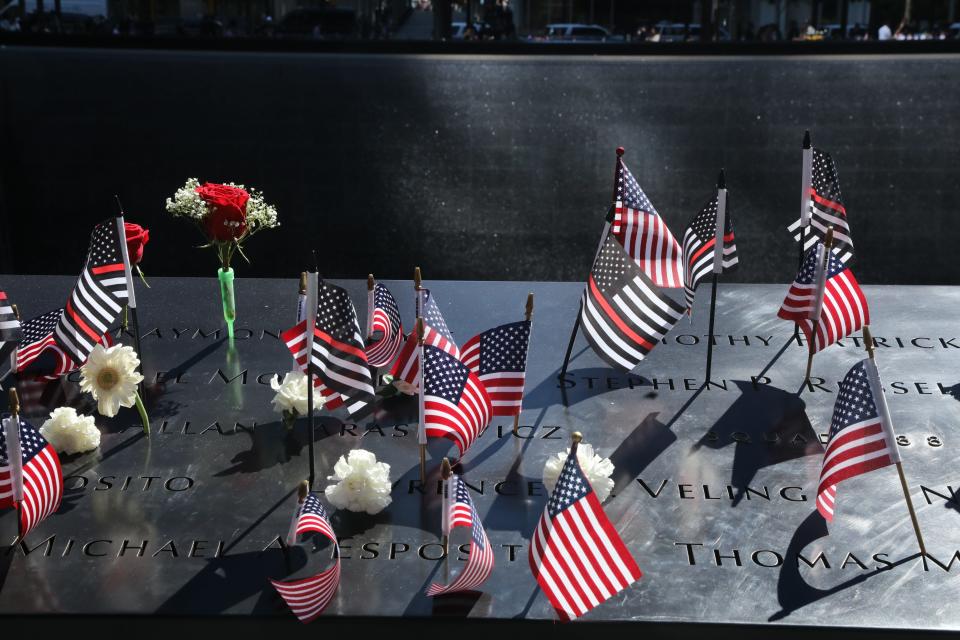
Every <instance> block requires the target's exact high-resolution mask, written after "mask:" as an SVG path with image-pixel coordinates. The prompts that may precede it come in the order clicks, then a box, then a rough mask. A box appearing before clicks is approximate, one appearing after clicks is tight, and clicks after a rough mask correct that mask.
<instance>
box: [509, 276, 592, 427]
mask: <svg viewBox="0 0 960 640" xmlns="http://www.w3.org/2000/svg"><path fill="white" fill-rule="evenodd" d="M524 317H525V318H526V321H527V322H530V318H532V317H533V292H532V291H531V292H530V293H528V294H527V308H526V313H525V314H524ZM577 317H580V316H579V314H577ZM531 329H532V327H531ZM530 333H531V334H532V333H533V331H531V332H530ZM530 337H532V336H530ZM530 337H528V338H527V353H528V354H529V353H530ZM524 363H526V360H524ZM524 378H526V371H524ZM521 411H523V394H522V393H521V395H520V406H519V407H517V415H515V416H513V435H517V430H518V429H519V428H520V412H521Z"/></svg>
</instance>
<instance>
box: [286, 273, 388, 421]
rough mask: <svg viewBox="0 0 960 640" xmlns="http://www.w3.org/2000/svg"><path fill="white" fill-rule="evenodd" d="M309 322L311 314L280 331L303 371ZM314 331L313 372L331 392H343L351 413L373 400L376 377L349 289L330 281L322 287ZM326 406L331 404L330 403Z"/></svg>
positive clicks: (311, 364) (318, 296)
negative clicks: (364, 344)
mask: <svg viewBox="0 0 960 640" xmlns="http://www.w3.org/2000/svg"><path fill="white" fill-rule="evenodd" d="M308 322H309V318H308V319H306V320H303V321H301V322H299V323H297V324H296V325H295V326H294V327H292V328H290V329H287V330H286V331H284V332H283V333H282V334H281V338H282V339H283V341H284V343H286V345H287V348H288V349H289V350H290V352H291V353H292V354H293V357H294V359H295V360H296V361H297V364H298V365H300V368H301V369H302V370H303V371H304V373H307V351H308V342H309V341H308V340H307V331H308V329H307V324H308ZM313 335H314V338H313V353H312V354H311V356H310V364H309V366H310V368H311V369H312V371H313V375H314V376H316V377H317V378H318V379H319V380H320V382H321V383H322V384H323V385H324V387H325V388H327V389H329V390H330V392H331V394H333V393H337V394H340V396H341V400H343V402H344V404H346V406H347V411H349V412H350V413H351V414H353V413H356V412H357V411H359V410H360V409H362V408H363V407H365V406H366V405H368V404H369V403H371V402H372V401H373V399H374V391H373V377H372V376H371V375H370V368H369V365H368V364H367V354H366V353H365V352H364V351H363V338H361V336H360V326H359V325H358V324H357V312H356V310H355V309H354V308H353V303H352V302H351V301H350V294H348V293H347V290H346V289H343V288H342V287H338V286H336V285H333V284H329V283H324V284H323V286H321V287H320V290H319V292H318V293H317V317H316V324H315V326H314V331H313ZM324 395H326V394H324ZM327 407H328V408H332V407H330V406H329V404H328V405H327Z"/></svg>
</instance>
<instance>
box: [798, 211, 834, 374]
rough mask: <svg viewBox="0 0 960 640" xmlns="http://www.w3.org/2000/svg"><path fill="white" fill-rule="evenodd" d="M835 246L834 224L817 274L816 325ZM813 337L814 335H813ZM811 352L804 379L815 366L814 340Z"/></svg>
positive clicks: (828, 235) (810, 346)
mask: <svg viewBox="0 0 960 640" xmlns="http://www.w3.org/2000/svg"><path fill="white" fill-rule="evenodd" d="M832 246H833V225H830V226H829V227H828V228H827V237H826V238H825V239H824V241H823V260H821V261H820V271H819V272H818V274H817V276H818V277H817V304H816V306H815V307H814V309H813V314H812V315H811V318H810V319H811V321H812V322H813V325H814V327H816V325H817V322H819V321H820V312H821V310H822V309H823V290H824V288H825V287H826V284H827V265H828V264H830V248H831V247H832ZM811 338H813V336H811ZM807 349H808V350H809V354H808V356H807V375H806V377H804V381H807V380H809V379H810V370H811V369H812V368H813V354H814V351H813V340H812V339H811V341H810V343H809V344H808V345H807Z"/></svg>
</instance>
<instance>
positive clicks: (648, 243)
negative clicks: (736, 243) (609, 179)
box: [611, 158, 683, 288]
mask: <svg viewBox="0 0 960 640" xmlns="http://www.w3.org/2000/svg"><path fill="white" fill-rule="evenodd" d="M611 230H612V232H613V235H614V236H616V238H617V240H619V241H620V244H622V245H623V248H624V249H625V250H626V252H627V253H628V254H629V255H630V257H631V258H633V259H634V260H636V261H637V264H638V265H640V268H641V269H643V271H644V273H646V274H647V275H648V276H650V279H651V280H653V282H654V283H655V284H656V285H657V286H658V287H670V288H677V287H682V286H683V264H682V263H681V262H680V258H681V255H682V254H681V252H680V245H679V244H678V243H677V239H676V238H674V237H673V234H672V233H670V229H668V228H667V225H666V224H665V223H664V222H663V218H661V217H660V215H659V214H658V213H657V210H656V209H654V207H653V204H652V203H651V202H650V200H649V199H648V198H647V194H645V193H644V192H643V189H641V188H640V185H639V184H638V183H637V180H636V178H634V177H633V174H632V173H630V170H629V169H627V166H626V165H625V164H624V163H623V159H622V158H617V200H616V202H615V203H614V207H613V224H612V226H611Z"/></svg>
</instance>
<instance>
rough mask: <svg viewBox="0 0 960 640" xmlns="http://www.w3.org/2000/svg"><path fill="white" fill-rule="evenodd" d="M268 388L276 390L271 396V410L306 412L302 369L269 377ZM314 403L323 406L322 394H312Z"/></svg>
mask: <svg viewBox="0 0 960 640" xmlns="http://www.w3.org/2000/svg"><path fill="white" fill-rule="evenodd" d="M270 388H271V389H273V390H274V391H276V392H277V393H276V395H275V396H273V400H271V402H272V403H273V410H274V411H276V412H277V413H295V414H298V415H301V416H304V415H306V414H307V376H306V374H304V373H303V372H302V371H291V372H290V373H287V374H286V375H284V376H283V382H280V378H279V376H273V378H271V379H270ZM313 401H314V404H315V405H317V406H323V396H321V395H319V394H314V397H313Z"/></svg>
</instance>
